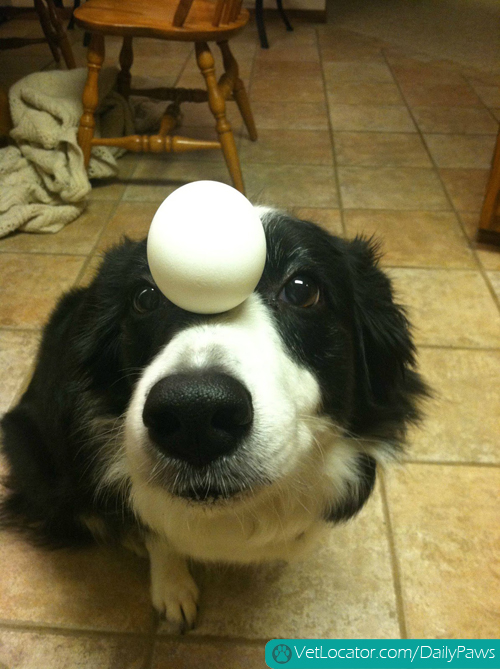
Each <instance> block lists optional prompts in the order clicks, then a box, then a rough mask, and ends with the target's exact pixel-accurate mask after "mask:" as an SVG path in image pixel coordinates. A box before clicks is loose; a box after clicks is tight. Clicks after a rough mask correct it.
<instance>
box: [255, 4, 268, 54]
mask: <svg viewBox="0 0 500 669" xmlns="http://www.w3.org/2000/svg"><path fill="white" fill-rule="evenodd" d="M255 22H256V23H257V30H258V33H259V40H260V46H261V48H262V49H269V42H268V41H267V34H266V25H265V23H264V3H263V0H255Z"/></svg>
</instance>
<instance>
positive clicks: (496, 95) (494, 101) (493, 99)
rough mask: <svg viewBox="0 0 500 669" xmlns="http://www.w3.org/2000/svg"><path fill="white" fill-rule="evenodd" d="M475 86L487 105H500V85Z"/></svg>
mask: <svg viewBox="0 0 500 669" xmlns="http://www.w3.org/2000/svg"><path fill="white" fill-rule="evenodd" d="M473 87H474V90H475V91H476V93H477V94H478V95H479V97H480V98H481V100H482V102H484V104H485V105H486V106H487V107H498V106H500V86H481V85H474V86H473Z"/></svg>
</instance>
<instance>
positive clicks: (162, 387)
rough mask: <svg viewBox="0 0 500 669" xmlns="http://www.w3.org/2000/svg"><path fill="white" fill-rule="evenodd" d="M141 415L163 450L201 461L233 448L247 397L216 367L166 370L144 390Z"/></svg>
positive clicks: (243, 428) (248, 413)
mask: <svg viewBox="0 0 500 669" xmlns="http://www.w3.org/2000/svg"><path fill="white" fill-rule="evenodd" d="M142 420H143V422H144V425H145V426H146V428H147V430H148V435H149V438H150V440H151V442H152V443H153V444H154V445H155V446H156V448H158V449H159V450H160V451H161V452H162V453H163V454H165V455H167V456H169V457H171V458H174V459H176V460H180V461H183V462H186V463H188V464H190V465H192V466H194V467H204V466H206V465H208V464H210V463H212V462H214V461H215V460H217V459H218V458H221V457H223V456H225V455H229V454H231V453H232V452H234V451H235V450H236V448H237V447H238V445H239V444H240V443H241V441H242V440H243V439H244V438H245V437H246V436H247V435H248V433H249V432H250V429H251V425H252V421H253V408H252V397H251V395H250V393H249V391H248V390H247V389H246V388H245V386H244V385H243V384H242V383H241V382H240V381H238V380H237V379H235V378H234V377H232V376H230V375H228V374H225V373H222V372H219V371H203V372H183V373H177V374H171V375H169V376H166V377H164V378H163V379H160V380H159V381H157V383H155V385H154V386H153V387H152V388H151V390H150V391H149V393H148V395H147V398H146V402H145V404H144V409H143V414H142Z"/></svg>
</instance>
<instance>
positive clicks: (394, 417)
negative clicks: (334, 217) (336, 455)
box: [346, 237, 426, 440]
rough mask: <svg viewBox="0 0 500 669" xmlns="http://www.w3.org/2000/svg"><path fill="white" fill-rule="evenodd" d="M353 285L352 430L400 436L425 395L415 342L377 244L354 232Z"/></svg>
mask: <svg viewBox="0 0 500 669" xmlns="http://www.w3.org/2000/svg"><path fill="white" fill-rule="evenodd" d="M346 244H347V246H346V250H347V260H348V264H349V268H350V274H351V285H352V301H353V305H352V306H353V309H352V320H353V332H354V347H355V364H356V380H355V381H356V390H355V411H354V415H353V418H352V425H351V429H352V431H353V432H355V433H356V434H359V435H369V436H371V437H376V436H380V437H382V438H389V439H395V440H398V438H401V437H402V436H403V434H404V429H405V426H406V424H407V423H408V422H411V421H415V420H417V419H418V409H417V406H416V402H417V399H418V397H419V396H423V395H425V394H426V390H425V385H424V383H423V382H422V381H421V379H420V377H419V376H418V374H417V373H416V371H415V346H414V343H413V340H412V337H411V333H410V324H409V322H408V319H407V317H406V313H405V310H404V308H403V307H401V306H400V305H398V304H396V302H395V300H394V294H393V289H392V285H391V282H390V279H389V278H388V276H387V275H386V274H385V273H384V272H383V271H382V270H381V269H380V268H379V266H378V261H379V257H380V255H379V245H378V244H377V243H376V242H375V241H374V240H373V239H364V238H362V237H356V238H355V239H354V240H352V241H350V242H347V243H346Z"/></svg>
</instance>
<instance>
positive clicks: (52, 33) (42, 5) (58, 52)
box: [0, 0, 76, 70]
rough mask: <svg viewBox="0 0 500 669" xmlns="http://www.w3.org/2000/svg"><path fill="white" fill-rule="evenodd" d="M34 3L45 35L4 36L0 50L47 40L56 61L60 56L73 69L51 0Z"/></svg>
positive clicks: (65, 39) (73, 64)
mask: <svg viewBox="0 0 500 669" xmlns="http://www.w3.org/2000/svg"><path fill="white" fill-rule="evenodd" d="M34 4H35V10H36V13H37V14H38V18H39V20H40V25H41V26H42V30H43V34H44V35H45V37H34V38H29V37H5V38H2V39H0V50H4V49H19V48H20V47H23V46H28V45H30V44H40V43H42V42H48V44H49V47H50V50H51V51H52V56H53V58H54V60H55V61H56V63H57V64H59V63H60V62H61V56H62V58H63V60H64V62H65V63H66V67H67V68H68V70H70V69H73V68H74V67H76V63H75V58H74V56H73V51H72V49H71V44H70V43H69V40H68V36H67V34H66V31H65V29H64V26H63V24H62V21H61V19H60V18H59V15H58V13H57V10H56V7H55V5H54V2H53V0H34Z"/></svg>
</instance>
